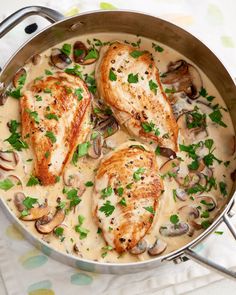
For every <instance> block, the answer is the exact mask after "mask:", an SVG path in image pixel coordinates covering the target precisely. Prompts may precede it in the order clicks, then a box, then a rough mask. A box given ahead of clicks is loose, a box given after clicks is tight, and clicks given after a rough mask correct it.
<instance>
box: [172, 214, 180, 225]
mask: <svg viewBox="0 0 236 295" xmlns="http://www.w3.org/2000/svg"><path fill="white" fill-rule="evenodd" d="M170 222H171V223H173V224H177V223H179V216H178V215H176V214H174V215H171V216H170Z"/></svg>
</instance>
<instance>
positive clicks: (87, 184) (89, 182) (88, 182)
mask: <svg viewBox="0 0 236 295" xmlns="http://www.w3.org/2000/svg"><path fill="white" fill-rule="evenodd" d="M84 185H85V186H87V187H91V186H93V182H92V181H87V182H85V184H84Z"/></svg>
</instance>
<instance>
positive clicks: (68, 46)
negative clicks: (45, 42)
mask: <svg viewBox="0 0 236 295" xmlns="http://www.w3.org/2000/svg"><path fill="white" fill-rule="evenodd" d="M61 52H63V53H65V55H70V53H71V44H68V43H65V44H63V46H62V49H61Z"/></svg>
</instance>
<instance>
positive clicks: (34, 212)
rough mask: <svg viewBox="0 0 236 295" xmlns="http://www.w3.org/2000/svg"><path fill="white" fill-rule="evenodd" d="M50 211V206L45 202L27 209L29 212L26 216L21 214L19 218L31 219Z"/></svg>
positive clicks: (40, 216)
mask: <svg viewBox="0 0 236 295" xmlns="http://www.w3.org/2000/svg"><path fill="white" fill-rule="evenodd" d="M49 212H50V208H49V206H48V204H47V203H45V204H43V205H41V206H39V207H34V208H31V209H30V210H29V214H28V215H26V216H21V217H20V218H21V219H22V220H24V221H32V220H37V219H40V218H42V217H43V216H46V215H48V214H49Z"/></svg>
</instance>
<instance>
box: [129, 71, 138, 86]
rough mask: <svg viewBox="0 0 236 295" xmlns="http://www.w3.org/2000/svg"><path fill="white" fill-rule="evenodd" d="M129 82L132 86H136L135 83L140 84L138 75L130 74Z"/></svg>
mask: <svg viewBox="0 0 236 295" xmlns="http://www.w3.org/2000/svg"><path fill="white" fill-rule="evenodd" d="M127 81H128V82H129V83H130V84H135V83H138V74H135V75H134V74H132V73H131V74H129V75H128V79H127Z"/></svg>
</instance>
